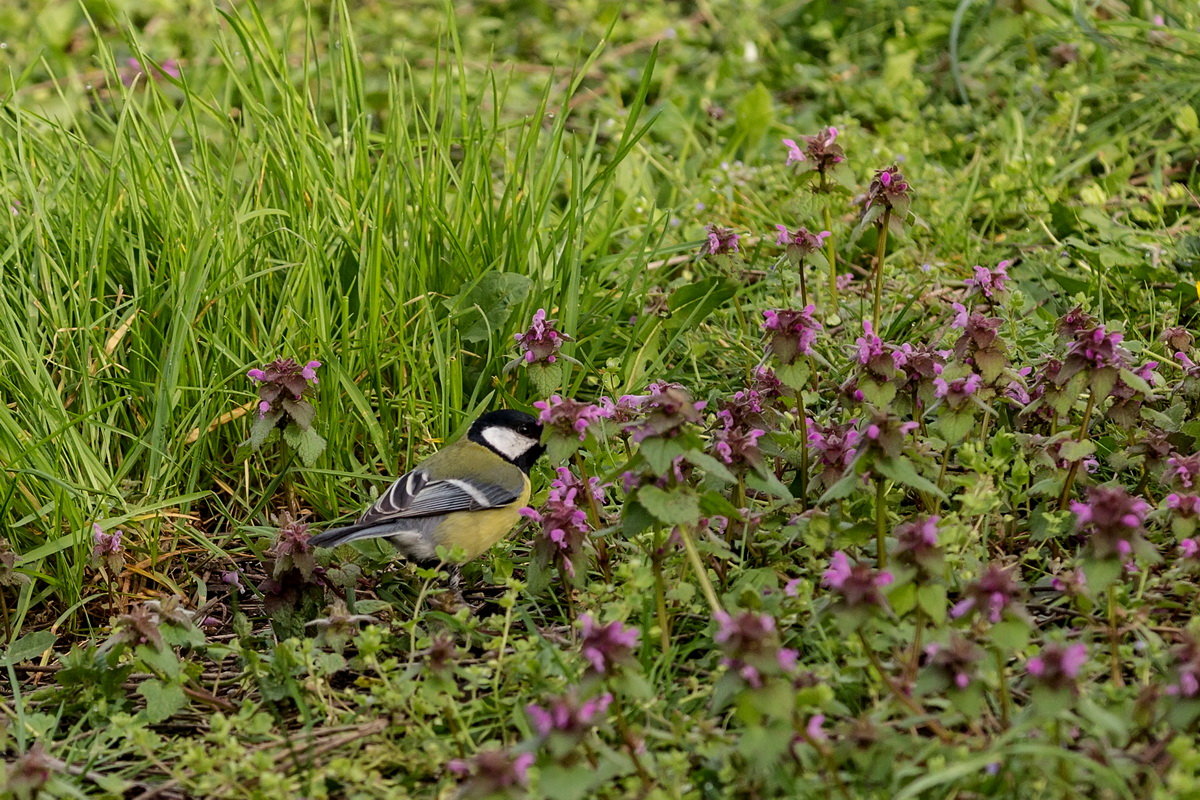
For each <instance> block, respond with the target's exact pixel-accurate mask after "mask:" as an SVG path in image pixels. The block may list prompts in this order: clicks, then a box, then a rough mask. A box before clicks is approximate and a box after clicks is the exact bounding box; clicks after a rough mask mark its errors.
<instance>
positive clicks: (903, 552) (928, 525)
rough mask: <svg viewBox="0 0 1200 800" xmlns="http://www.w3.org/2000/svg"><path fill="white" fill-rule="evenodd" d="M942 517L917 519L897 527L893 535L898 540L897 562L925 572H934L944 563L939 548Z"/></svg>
mask: <svg viewBox="0 0 1200 800" xmlns="http://www.w3.org/2000/svg"><path fill="white" fill-rule="evenodd" d="M940 521H941V517H938V516H930V517H916V518H915V519H912V520H909V521H908V522H903V523H901V524H899V525H897V526H896V529H895V531H893V533H892V535H893V536H894V537H895V539H896V550H895V555H896V560H897V561H899V562H900V563H902V564H908V565H909V566H914V567H917V568H918V569H920V570H922V571H923V572H927V573H928V572H932V571H934V570H935V569H936V568H937V566H938V565H940V564H941V562H942V551H941V548H939V547H938V522H940Z"/></svg>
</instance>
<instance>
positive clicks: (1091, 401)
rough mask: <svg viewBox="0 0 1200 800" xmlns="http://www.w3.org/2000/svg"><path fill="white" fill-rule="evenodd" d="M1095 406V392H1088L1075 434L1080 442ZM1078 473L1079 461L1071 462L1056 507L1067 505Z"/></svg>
mask: <svg viewBox="0 0 1200 800" xmlns="http://www.w3.org/2000/svg"><path fill="white" fill-rule="evenodd" d="M1095 407H1096V393H1095V392H1089V393H1088V401H1087V408H1085V409H1084V410H1083V422H1081V423H1079V433H1078V434H1076V436H1075V441H1077V442H1082V441H1083V439H1084V437H1085V436H1087V429H1088V424H1089V423H1090V422H1091V420H1092V409H1094V408H1095ZM1078 473H1079V461H1072V462H1071V469H1070V470H1068V471H1067V479H1066V480H1065V481H1063V488H1062V494H1060V495H1059V496H1058V507H1059V509H1060V510H1061V509H1064V508H1066V507H1067V501H1068V500H1070V499H1071V488H1072V487H1073V486H1074V485H1075V476H1076V475H1077V474H1078Z"/></svg>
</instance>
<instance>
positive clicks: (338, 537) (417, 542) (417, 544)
mask: <svg viewBox="0 0 1200 800" xmlns="http://www.w3.org/2000/svg"><path fill="white" fill-rule="evenodd" d="M363 539H387V540H388V542H389V543H390V544H391V545H392V546H393V547H395V548H396V549H397V550H399V551H400V554H401V555H402V556H404V557H405V558H407V559H409V560H411V561H417V562H425V561H428V560H430V559H432V558H435V557H436V552H435V550H436V548H435V547H434V545H433V544H432V543H430V542H429V541H427V540H426V538H425V537H424V536H423V535H422V534H421V531H420V530H405V529H402V528H401V529H398V528H397V527H396V526H395V525H380V524H378V523H375V524H371V523H362V524H356V525H346V526H344V527H341V528H332V529H330V530H327V531H325V532H323V533H318V534H317V535H316V536H313V537H312V538H311V539H309V540H308V543H309V544H311V545H312V546H314V547H340V546H341V545H344V544H349V543H351V542H358V541H362V540H363Z"/></svg>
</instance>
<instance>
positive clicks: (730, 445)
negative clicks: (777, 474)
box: [713, 410, 766, 466]
mask: <svg viewBox="0 0 1200 800" xmlns="http://www.w3.org/2000/svg"><path fill="white" fill-rule="evenodd" d="M717 419H719V420H720V421H721V427H720V428H718V429H717V430H716V431H715V432H714V433H713V440H714V441H713V450H715V451H716V453H717V457H718V458H720V459H721V460H722V461H724V462H725V463H726V464H729V465H731V466H732V465H734V464H737V465H743V464H750V465H756V464H758V463H760V462H761V461H762V453H761V452H760V451H759V449H758V440H759V439H760V438H761V437H762V436H765V435H766V431H764V430H762V429H761V428H747V427H745V426H744V425H741V424H739V423H738V422H737V420H736V419H735V418H734V415H733V413H732V412H731V411H728V410H722V411H718V412H717Z"/></svg>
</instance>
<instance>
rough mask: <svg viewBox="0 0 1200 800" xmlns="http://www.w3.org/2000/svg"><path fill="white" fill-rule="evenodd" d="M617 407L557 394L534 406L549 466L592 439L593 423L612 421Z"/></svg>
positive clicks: (611, 403) (609, 402)
mask: <svg viewBox="0 0 1200 800" xmlns="http://www.w3.org/2000/svg"><path fill="white" fill-rule="evenodd" d="M616 405H617V404H614V403H613V402H612V401H611V400H610V399H609V398H607V397H603V398H601V399H600V402H599V403H595V404H593V403H581V402H579V401H578V400H573V399H571V398H569V397H567V398H564V397H560V396H559V395H557V394H555V395H551V396H550V397H549V398H548V399H546V400H539V401H537V402H536V403H534V404H533V407H534V408H536V409H537V410H538V422H540V423H542V428H543V430H544V431H545V433H544V434H543V439H544V440H545V442H546V454H547V456H548V457H549V459H550V462H551V463H558V462H560V461H562V460H564V459H566V458H567V457H569V456H570V455H571V454H572V453H574V452H575V451H576V450H578V449H579V448H580V446H581V445H582V444H583V443H584V442H585V441H587V439H588V436H589V435H593V436H594V432H595V426H596V423H598V422H599V421H601V420H606V419H611V418H612V417H613V415H614V414H615V413H616Z"/></svg>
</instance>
